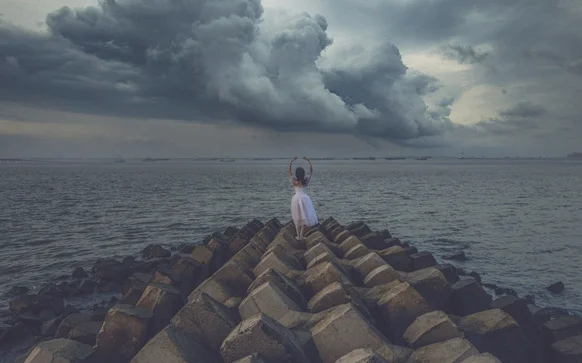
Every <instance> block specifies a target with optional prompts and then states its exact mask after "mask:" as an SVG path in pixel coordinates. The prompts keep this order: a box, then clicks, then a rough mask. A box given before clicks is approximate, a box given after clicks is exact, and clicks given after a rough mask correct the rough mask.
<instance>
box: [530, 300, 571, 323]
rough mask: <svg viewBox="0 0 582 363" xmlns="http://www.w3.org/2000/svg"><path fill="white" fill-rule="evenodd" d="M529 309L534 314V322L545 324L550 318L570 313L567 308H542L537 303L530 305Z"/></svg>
mask: <svg viewBox="0 0 582 363" xmlns="http://www.w3.org/2000/svg"><path fill="white" fill-rule="evenodd" d="M528 309H529V310H530V311H531V313H532V314H533V318H534V322H535V323H536V324H537V325H543V324H544V323H545V322H547V321H548V320H550V319H556V318H559V317H562V316H569V315H570V313H569V312H568V311H567V310H566V309H562V308H557V307H545V308H540V307H539V306H537V305H528Z"/></svg>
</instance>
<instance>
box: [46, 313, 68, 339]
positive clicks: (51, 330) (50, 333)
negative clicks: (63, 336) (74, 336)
mask: <svg viewBox="0 0 582 363" xmlns="http://www.w3.org/2000/svg"><path fill="white" fill-rule="evenodd" d="M64 318H65V317H63V316H58V317H56V318H54V319H51V320H47V321H43V322H42V325H41V327H40V335H41V336H45V337H54V336H55V334H56V332H57V329H58V328H59V325H60V324H61V323H62V322H63V319H64Z"/></svg>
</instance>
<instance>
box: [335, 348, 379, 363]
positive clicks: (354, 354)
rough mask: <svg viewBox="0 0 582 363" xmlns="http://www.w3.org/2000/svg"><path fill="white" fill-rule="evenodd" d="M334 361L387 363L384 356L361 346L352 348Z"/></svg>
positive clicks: (339, 362)
mask: <svg viewBox="0 0 582 363" xmlns="http://www.w3.org/2000/svg"><path fill="white" fill-rule="evenodd" d="M335 363H388V362H387V361H386V360H385V359H384V358H382V357H381V356H379V355H378V354H376V352H374V351H373V350H372V349H367V348H361V349H356V350H352V351H351V352H349V353H348V354H346V355H344V356H343V357H341V358H340V359H338V360H336V361H335Z"/></svg>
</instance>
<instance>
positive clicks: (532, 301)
mask: <svg viewBox="0 0 582 363" xmlns="http://www.w3.org/2000/svg"><path fill="white" fill-rule="evenodd" d="M524 299H525V301H526V303H527V304H535V303H536V297H535V295H532V294H527V295H525V296H524Z"/></svg>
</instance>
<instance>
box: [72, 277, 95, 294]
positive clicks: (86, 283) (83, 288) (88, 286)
mask: <svg viewBox="0 0 582 363" xmlns="http://www.w3.org/2000/svg"><path fill="white" fill-rule="evenodd" d="M96 286H97V283H96V282H95V281H93V280H83V282H81V285H80V286H79V289H78V290H77V291H78V294H79V295H83V294H91V293H93V291H95V287H96Z"/></svg>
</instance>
